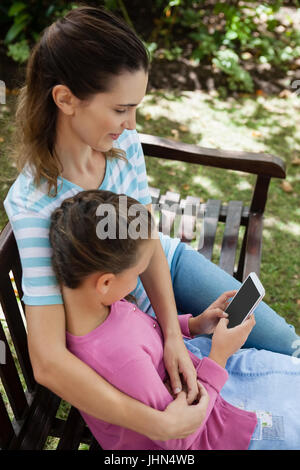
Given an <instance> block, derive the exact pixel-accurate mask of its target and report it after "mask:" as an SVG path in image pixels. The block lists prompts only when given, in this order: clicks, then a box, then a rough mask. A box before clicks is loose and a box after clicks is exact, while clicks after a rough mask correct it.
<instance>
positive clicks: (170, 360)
mask: <svg viewBox="0 0 300 470" xmlns="http://www.w3.org/2000/svg"><path fill="white" fill-rule="evenodd" d="M164 362H165V367H166V369H167V372H168V374H169V378H170V384H171V388H172V391H173V393H174V394H175V395H177V394H178V393H179V392H181V391H182V389H183V383H182V381H181V379H180V375H182V378H183V382H184V384H185V385H186V387H187V403H188V404H191V403H193V402H194V401H195V400H196V398H197V395H198V385H197V374H196V370H195V367H194V364H193V363H192V360H191V358H190V356H189V354H188V351H187V349H186V347H185V344H184V342H183V340H182V336H178V337H172V338H170V337H168V338H167V339H166V340H165V346H164Z"/></svg>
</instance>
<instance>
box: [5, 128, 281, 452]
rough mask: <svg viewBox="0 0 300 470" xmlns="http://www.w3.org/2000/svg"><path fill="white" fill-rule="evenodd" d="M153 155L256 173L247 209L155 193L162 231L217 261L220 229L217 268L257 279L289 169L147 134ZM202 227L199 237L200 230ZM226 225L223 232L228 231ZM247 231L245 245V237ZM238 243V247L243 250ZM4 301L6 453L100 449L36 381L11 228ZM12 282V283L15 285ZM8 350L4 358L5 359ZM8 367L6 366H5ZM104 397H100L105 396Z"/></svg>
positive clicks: (267, 158)
mask: <svg viewBox="0 0 300 470" xmlns="http://www.w3.org/2000/svg"><path fill="white" fill-rule="evenodd" d="M140 137H141V142H142V145H143V149H144V153H145V155H147V156H149V157H150V156H151V157H159V158H166V159H170V160H179V161H183V162H189V163H196V164H200V165H206V166H211V167H217V168H223V169H227V170H229V169H230V170H237V171H241V172H246V173H253V174H256V175H257V178H256V184H255V187H254V190H253V195H252V200H251V201H250V204H249V206H248V207H244V205H243V204H242V202H239V201H225V202H224V203H222V202H221V201H217V200H208V201H207V202H206V203H203V202H201V201H200V196H201V195H200V194H199V195H193V196H190V197H187V198H185V199H184V200H181V199H180V195H179V194H175V193H172V192H167V193H166V194H160V191H159V189H155V188H151V194H152V201H153V204H154V207H155V213H156V215H157V217H158V220H159V228H160V230H161V231H163V232H164V233H167V234H170V229H172V227H176V230H175V232H174V231H173V232H174V233H172V235H175V236H179V237H180V238H181V239H182V240H183V241H185V242H187V243H190V242H191V241H192V239H193V238H195V235H196V240H197V236H198V240H199V242H197V243H198V246H197V247H196V249H199V251H200V252H201V253H202V254H203V255H204V256H206V257H207V258H208V259H211V257H212V253H213V248H214V242H215V240H216V234H217V230H218V229H219V228H220V227H221V229H222V234H223V239H222V243H220V246H221V249H220V257H219V265H220V266H221V267H222V268H223V269H224V270H225V271H227V272H228V273H230V274H232V275H234V276H235V277H236V278H238V279H239V280H243V279H244V278H245V277H246V276H247V274H248V273H249V272H251V271H255V272H256V273H257V274H259V267H260V260H261V249H262V229H263V213H264V209H265V204H266V201H267V193H268V188H269V183H270V179H271V178H272V177H275V178H285V166H284V163H283V162H282V160H281V159H279V158H278V157H275V156H272V155H266V154H254V153H251V154H250V153H245V152H231V151H221V150H213V149H206V148H201V147H199V146H196V145H190V144H184V143H179V142H176V141H172V140H168V139H163V138H158V137H154V136H149V135H145V134H141V136H140ZM197 221H200V229H199V230H200V232H201V233H200V235H199V233H198V234H197V232H196V231H195V227H198V225H197ZM224 224H225V227H224ZM241 229H243V238H242V242H241V243H240V244H239V233H240V230H241ZM239 245H240V248H239ZM0 265H1V271H0V301H1V306H2V310H3V313H4V316H5V321H6V326H5V328H4V322H2V324H1V322H0V378H1V381H2V389H1V390H3V389H5V392H6V393H4V392H2V394H1V395H2V396H1V399H0V448H1V449H18V450H21V449H29V450H39V449H43V448H44V446H45V443H46V441H47V438H48V437H49V436H53V437H56V438H58V439H59V441H58V444H57V449H58V450H59V449H78V447H79V445H80V444H81V443H85V444H87V445H88V446H89V449H90V450H97V449H101V448H100V446H99V445H98V444H97V442H96V441H95V440H94V439H93V437H92V436H91V433H90V432H89V430H88V428H87V427H86V426H85V424H84V422H83V420H82V418H81V417H80V414H79V412H78V411H77V410H76V409H75V408H73V407H69V410H70V411H69V413H68V416H67V417H66V418H65V419H64V418H62V417H61V416H58V415H57V412H58V409H59V407H60V404H61V399H60V398H59V397H58V396H56V395H55V394H54V393H52V392H51V391H49V390H47V389H46V388H44V387H42V386H40V385H38V384H37V383H36V382H35V380H34V376H33V372H32V368H31V364H30V360H29V354H28V349H27V337H26V320H25V318H24V311H25V310H24V305H23V303H22V301H20V300H18V298H17V294H18V295H19V298H22V295H23V293H22V288H21V278H22V269H21V264H20V259H19V255H18V249H17V246H16V242H15V238H14V235H13V233H12V230H11V226H10V224H7V225H6V227H5V228H4V229H3V230H2V232H1V234H0ZM12 277H13V279H14V281H12ZM4 350H5V358H4V357H3V354H4ZM1 362H2V364H1ZM99 399H101V397H99Z"/></svg>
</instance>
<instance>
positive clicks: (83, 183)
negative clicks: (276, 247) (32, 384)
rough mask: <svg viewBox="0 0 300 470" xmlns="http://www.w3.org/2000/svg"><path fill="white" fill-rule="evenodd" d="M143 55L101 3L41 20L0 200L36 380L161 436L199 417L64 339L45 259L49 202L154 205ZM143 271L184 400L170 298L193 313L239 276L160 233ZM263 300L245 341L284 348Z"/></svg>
mask: <svg viewBox="0 0 300 470" xmlns="http://www.w3.org/2000/svg"><path fill="white" fill-rule="evenodd" d="M148 66H149V60H148V55H147V53H146V51H145V48H144V46H143V44H142V42H141V41H140V40H139V39H138V38H137V37H136V35H135V34H134V33H133V32H132V31H131V30H130V28H129V27H128V26H127V25H125V24H123V22H121V21H120V20H119V19H117V18H115V17H114V16H113V15H111V14H110V13H109V12H106V11H105V10H102V9H94V8H91V7H82V8H78V9H75V10H72V11H71V12H69V13H68V14H67V15H66V16H65V17H64V18H62V19H60V20H58V21H57V22H55V23H53V24H52V25H51V26H50V27H49V28H47V29H46V30H45V32H44V34H43V35H42V37H41V39H40V41H39V43H38V44H37V45H36V47H35V48H34V50H33V52H32V55H31V57H30V60H29V63H28V68H27V76H26V86H25V87H24V88H23V89H22V90H21V95H20V99H19V104H18V110H17V123H18V128H19V132H20V136H19V139H20V144H21V145H20V148H19V149H17V164H18V168H19V170H20V175H19V177H18V178H17V180H16V182H15V183H14V185H13V186H12V188H11V189H10V191H9V193H8V195H7V198H6V200H5V203H4V204H5V209H6V211H7V214H8V216H9V219H10V222H11V224H12V228H13V231H14V234H15V237H16V240H17V244H18V248H19V251H20V257H21V262H22V268H23V280H22V287H23V292H24V297H23V301H24V303H25V305H26V318H27V328H28V341H29V343H28V344H29V352H30V357H31V361H32V365H33V370H34V374H35V377H36V380H37V381H38V382H40V383H41V384H43V385H44V386H46V387H48V388H49V389H51V390H53V391H54V392H55V393H56V394H58V395H59V396H61V397H62V398H64V399H65V400H67V401H68V402H70V403H71V404H72V405H74V406H76V407H77V408H79V409H81V410H83V411H85V412H87V413H88V414H90V415H92V416H95V417H97V418H100V419H103V420H105V421H107V422H110V423H112V424H120V425H122V426H124V427H127V428H129V429H132V430H134V431H137V432H140V433H142V434H145V435H147V436H148V437H150V438H153V439H160V440H167V439H170V438H182V437H185V436H186V435H188V434H190V433H192V432H193V431H194V430H195V429H196V428H197V427H198V425H199V416H195V414H194V413H193V410H192V409H191V407H189V406H187V405H186V408H185V413H184V418H185V419H183V417H182V412H180V413H179V412H178V409H176V401H175V405H173V406H172V407H171V408H169V407H168V408H167V409H166V410H165V411H164V412H157V411H156V410H152V409H151V408H149V407H146V406H144V405H142V404H141V403H139V402H136V401H134V400H132V399H130V398H129V397H127V396H125V395H123V394H121V393H120V392H119V391H118V390H116V389H114V388H113V387H111V386H110V385H109V384H108V383H107V382H106V381H104V380H102V379H101V377H98V376H97V375H96V374H95V372H94V371H93V370H92V369H90V368H88V367H87V366H86V365H85V364H83V363H82V362H81V361H79V360H78V359H77V358H76V357H75V356H74V355H72V354H71V353H70V352H69V351H68V350H67V349H66V345H65V314H64V308H63V300H62V297H61V293H60V289H59V286H58V284H57V281H56V278H55V276H54V273H53V271H52V268H51V249H50V245H49V235H48V233H49V223H50V216H51V213H52V212H53V210H54V209H55V208H56V207H58V206H59V205H60V204H61V202H62V201H63V200H64V199H65V198H66V197H68V196H72V195H75V194H76V193H77V192H79V191H81V190H82V189H85V190H87V189H108V190H110V191H113V192H118V193H125V194H127V195H129V196H132V197H134V198H135V199H137V200H138V201H139V202H141V203H143V204H145V205H146V206H147V207H148V208H151V198H150V195H149V191H148V186H147V176H146V171H145V164H144V157H143V153H142V150H141V145H140V143H139V140H138V135H137V133H136V131H135V124H136V123H135V112H136V107H137V105H138V104H139V103H140V102H141V100H142V98H143V96H144V94H145V92H146V86H147V78H148ZM170 269H171V274H172V279H173V288H174V291H175V298H176V302H175V298H174V294H173V289H172V280H171V277H170ZM140 279H141V281H142V283H141V282H139V285H138V287H137V288H136V289H135V292H134V293H135V295H136V297H137V299H138V305H139V307H140V308H141V309H142V310H144V311H147V313H153V311H154V312H155V314H156V316H157V318H158V320H159V323H160V325H161V328H162V331H163V334H164V344H165V346H164V360H165V364H166V368H167V370H168V373H169V376H170V382H171V386H172V389H173V391H174V393H178V392H179V391H180V390H181V387H182V384H181V381H180V373H182V375H183V377H184V380H185V381H186V383H187V387H188V396H187V402H188V404H190V403H192V402H193V401H194V399H195V397H196V395H197V390H198V388H197V381H196V372H195V369H194V367H193V364H192V362H191V360H190V357H189V355H188V353H187V351H186V348H185V346H184V343H183V340H182V336H181V332H180V328H179V323H178V319H177V308H178V309H179V310H180V311H181V312H188V311H190V312H191V313H193V314H194V315H197V314H199V313H201V312H202V311H203V310H205V308H206V307H207V306H208V305H210V304H211V303H212V301H213V300H215V299H216V298H217V297H218V294H217V291H218V290H220V291H221V292H220V293H223V292H224V291H229V290H233V289H236V288H237V287H238V286H239V283H238V282H237V281H236V280H234V279H233V278H231V276H228V275H226V273H224V272H223V271H222V270H220V269H219V268H217V267H216V266H215V265H213V264H212V263H209V262H208V261H206V260H205V259H204V258H203V257H201V256H200V255H199V254H197V253H196V252H194V251H191V250H188V249H186V245H185V244H182V243H180V242H179V240H172V239H169V238H168V237H162V236H161V242H160V241H159V240H157V241H156V249H155V251H154V253H153V256H152V258H151V261H150V263H149V266H148V268H147V270H146V271H145V272H144V273H143V274H142V275H141V277H140ZM190 279H193V282H189V280H190ZM144 289H145V291H146V292H147V295H146V293H145V291H144ZM191 289H192V291H191ZM149 300H150V302H151V306H152V308H153V310H151V307H150V302H149ZM176 303H177V306H176ZM260 309H261V313H260V314H259V311H258V310H257V312H256V321H257V326H256V327H255V329H254V330H256V334H254V333H255V331H254V330H253V332H252V334H253V336H252V339H251V336H250V337H249V340H250V343H251V341H252V342H253V343H255V344H256V346H257V347H265V348H266V349H268V348H271V346H272V347H273V350H278V351H279V352H284V353H286V354H291V353H292V346H291V344H292V343H293V342H294V341H295V340H296V339H297V336H296V335H295V332H294V331H293V329H292V328H290V327H289V326H288V325H287V324H286V323H285V322H284V320H283V319H281V318H280V317H278V315H276V314H275V312H273V311H272V310H271V309H270V308H269V307H268V306H266V305H265V304H263V305H262V306H261V307H260ZM270 325H271V327H270ZM278 338H282V340H281V341H282V344H279V339H278ZM49 352H50V353H49ZM178 406H179V405H178ZM180 406H181V405H180ZM181 410H182V409H181ZM132 416H135V419H134V421H133V419H132Z"/></svg>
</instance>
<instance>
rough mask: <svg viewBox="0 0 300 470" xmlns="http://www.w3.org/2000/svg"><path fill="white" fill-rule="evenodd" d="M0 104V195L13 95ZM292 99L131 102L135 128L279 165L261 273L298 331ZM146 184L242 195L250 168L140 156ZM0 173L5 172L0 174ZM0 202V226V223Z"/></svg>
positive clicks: (271, 298) (297, 131)
mask: <svg viewBox="0 0 300 470" xmlns="http://www.w3.org/2000/svg"><path fill="white" fill-rule="evenodd" d="M9 98H10V99H9V100H8V102H7V104H6V106H4V105H0V152H1V154H0V155H1V157H0V158H1V160H0V165H1V169H0V174H1V183H0V198H1V201H3V199H4V197H5V195H6V193H7V191H8V189H9V186H10V184H11V180H9V178H13V177H14V175H15V174H16V170H15V168H14V167H13V166H12V165H11V162H10V160H9V143H10V137H11V131H12V129H13V124H12V115H13V112H14V97H13V96H10V97H9ZM299 109H300V99H299V98H298V97H296V96H295V95H291V96H289V97H287V98H280V97H263V96H258V97H252V96H244V97H241V98H238V99H236V98H228V99H227V100H222V99H220V98H218V96H211V95H209V94H207V93H202V92H178V93H175V92H173V93H172V92H160V91H157V92H155V93H150V94H148V95H147V96H146V97H145V99H144V101H143V103H142V104H141V106H140V107H139V108H138V124H137V129H138V131H140V132H145V133H149V134H155V135H158V136H162V137H171V138H176V139H179V140H181V141H183V142H187V143H194V144H199V145H201V146H204V147H211V148H212V147H215V148H222V149H233V150H238V149H240V150H245V151H254V152H262V151H263V152H269V153H273V154H275V155H278V156H279V157H281V158H282V159H283V160H284V161H285V162H286V165H287V179H286V181H287V182H288V183H290V185H291V192H286V191H285V190H284V189H283V188H282V180H276V179H273V180H272V183H271V185H270V190H269V198H268V203H267V208H266V212H265V227H264V244H263V257H262V265H261V275H260V277H261V280H262V282H263V284H264V286H265V288H266V297H265V300H266V301H267V302H268V303H269V304H270V305H271V306H272V307H273V308H274V309H275V310H276V311H277V312H278V313H280V314H281V315H282V316H284V317H285V318H286V319H287V320H288V321H289V322H291V323H293V324H294V325H295V327H296V329H297V331H298V333H300V269H299V268H300V243H299V241H300V204H299V201H300V166H299V163H298V164H293V161H295V160H296V159H299V157H300V115H299ZM146 163H147V169H148V175H149V184H150V185H151V186H155V187H160V188H161V189H162V190H168V189H169V190H174V191H176V192H180V193H181V195H182V196H185V195H187V194H194V195H196V196H200V197H202V198H203V199H204V200H206V199H207V198H220V199H221V200H223V201H226V200H228V199H232V200H233V199H239V200H243V201H245V202H246V203H249V199H250V195H251V185H252V183H253V181H254V178H255V177H254V176H253V175H249V176H248V175H246V174H243V173H236V172H232V171H225V170H219V169H213V168H206V167H199V166H197V165H191V164H184V163H180V162H170V161H164V160H160V159H151V158H147V157H146ZM3 177H4V178H5V179H6V180H5V181H3ZM6 220H7V218H6V214H5V212H4V211H3V207H2V206H1V208H0V227H2V226H3V225H4V224H5V223H6Z"/></svg>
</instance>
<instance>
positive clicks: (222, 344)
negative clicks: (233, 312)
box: [209, 314, 255, 367]
mask: <svg viewBox="0 0 300 470" xmlns="http://www.w3.org/2000/svg"><path fill="white" fill-rule="evenodd" d="M228 321H229V320H227V319H225V318H221V320H220V321H219V323H218V325H217V327H216V329H215V332H214V334H213V337H212V343H211V350H210V353H209V358H210V359H212V360H214V361H215V362H217V363H218V364H219V365H220V366H222V367H225V365H226V362H227V359H228V358H229V357H230V356H232V354H234V353H235V352H236V351H238V350H239V349H240V348H241V347H242V346H243V344H244V343H245V342H246V340H247V338H248V336H249V334H250V333H251V331H252V328H253V327H254V326H255V318H254V315H253V314H252V315H250V317H249V318H248V319H247V320H245V321H244V322H243V323H241V324H240V325H238V326H235V327H234V328H229V329H228V328H227V324H228Z"/></svg>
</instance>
